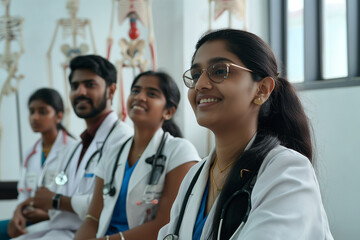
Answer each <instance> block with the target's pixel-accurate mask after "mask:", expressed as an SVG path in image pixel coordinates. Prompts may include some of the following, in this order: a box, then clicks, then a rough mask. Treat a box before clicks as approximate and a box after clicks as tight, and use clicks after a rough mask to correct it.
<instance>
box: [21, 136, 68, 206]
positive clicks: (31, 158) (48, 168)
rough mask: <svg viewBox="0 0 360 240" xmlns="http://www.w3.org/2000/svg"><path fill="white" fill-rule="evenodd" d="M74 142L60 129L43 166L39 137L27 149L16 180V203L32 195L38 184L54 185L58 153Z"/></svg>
mask: <svg viewBox="0 0 360 240" xmlns="http://www.w3.org/2000/svg"><path fill="white" fill-rule="evenodd" d="M74 143H75V140H74V139H73V138H71V137H69V136H68V135H67V134H66V132H65V131H63V130H60V131H59V133H58V135H57V137H56V139H55V142H54V144H53V146H52V147H51V150H50V152H49V154H48V156H47V158H46V161H45V163H44V166H41V159H42V152H43V151H42V140H41V139H40V140H38V141H37V142H36V143H35V145H34V146H33V147H32V148H30V149H29V150H28V151H27V153H26V154H25V157H24V164H23V166H22V169H21V175H20V179H19V182H18V193H19V195H18V204H20V203H22V202H23V201H25V200H26V199H28V198H29V197H33V196H34V193H35V191H36V189H37V187H39V186H46V187H48V188H52V187H54V186H52V183H53V182H54V179H55V176H56V174H57V167H58V165H59V162H58V161H57V160H58V157H59V154H60V153H61V152H62V151H65V148H69V147H71V146H73V145H74Z"/></svg>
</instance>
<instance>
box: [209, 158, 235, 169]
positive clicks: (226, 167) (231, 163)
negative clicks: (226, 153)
mask: <svg viewBox="0 0 360 240" xmlns="http://www.w3.org/2000/svg"><path fill="white" fill-rule="evenodd" d="M217 161H218V157H217V156H216V158H215V163H214V165H217V166H218V168H219V170H220V172H221V173H223V172H224V171H225V170H226V169H228V168H229V167H230V166H231V165H233V164H234V162H235V160H234V161H232V162H230V163H229V164H228V165H226V166H225V167H224V168H223V169H221V168H220V166H219V164H218V162H217Z"/></svg>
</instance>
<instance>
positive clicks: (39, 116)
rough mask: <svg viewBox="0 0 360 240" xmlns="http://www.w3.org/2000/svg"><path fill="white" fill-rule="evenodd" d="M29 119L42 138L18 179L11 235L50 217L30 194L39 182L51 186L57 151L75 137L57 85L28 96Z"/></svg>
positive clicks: (32, 149)
mask: <svg viewBox="0 0 360 240" xmlns="http://www.w3.org/2000/svg"><path fill="white" fill-rule="evenodd" d="M28 107H29V112H30V115H29V121H30V125H31V128H32V130H33V131H34V132H35V133H41V138H40V139H39V140H37V141H36V142H35V143H34V145H33V146H32V147H31V148H30V149H29V150H28V151H27V153H26V155H25V158H24V160H25V161H24V165H23V166H22V169H21V175H20V179H19V182H18V192H19V195H18V206H17V208H16V210H15V212H14V216H13V218H12V219H11V221H10V223H9V226H8V229H9V234H10V236H12V237H15V236H18V235H19V234H23V233H24V232H25V227H26V224H28V223H36V222H40V221H43V220H46V219H48V218H49V217H48V213H47V212H46V211H44V210H42V209H39V208H34V207H33V206H31V197H33V196H34V193H35V191H36V189H37V187H39V186H46V187H48V188H51V183H52V182H53V179H54V178H55V175H56V173H57V172H56V168H57V166H58V164H59V163H58V155H59V153H60V152H61V151H64V149H65V148H67V147H70V146H72V145H73V144H74V142H75V140H74V139H73V138H72V136H71V135H70V134H69V133H68V132H67V131H66V129H65V128H64V127H63V126H62V124H61V120H62V118H63V112H64V107H63V102H62V99H61V96H60V94H59V93H58V92H57V91H55V90H54V89H50V88H41V89H38V90H37V91H35V92H34V93H33V94H32V95H31V96H30V98H29V101H28Z"/></svg>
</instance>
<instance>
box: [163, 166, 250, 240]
mask: <svg viewBox="0 0 360 240" xmlns="http://www.w3.org/2000/svg"><path fill="white" fill-rule="evenodd" d="M204 164H205V162H204V163H203V164H202V165H201V166H200V168H199V169H198V171H197V172H196V173H195V175H194V177H193V179H192V181H191V183H190V185H189V188H188V190H187V191H186V194H185V197H184V200H183V203H182V205H181V209H180V213H179V218H178V220H177V222H176V226H175V231H174V233H173V234H168V235H166V236H165V238H164V240H177V239H179V232H180V227H181V223H182V220H183V218H184V213H185V209H186V205H187V202H188V200H189V197H190V194H191V192H192V190H193V188H194V185H195V183H196V181H197V179H198V178H199V175H200V172H201V170H202V168H203V166H204ZM255 176H256V174H253V175H252V176H251V177H250V179H249V180H248V182H247V183H246V184H245V185H244V186H243V187H242V188H241V189H240V190H238V191H236V192H234V193H233V194H232V195H231V196H230V197H229V199H228V200H227V201H226V202H225V204H224V206H223V208H222V210H221V216H220V223H219V229H218V236H217V239H220V233H221V228H222V223H223V220H224V217H225V213H226V210H227V208H228V206H229V204H230V202H231V201H232V200H233V199H234V198H235V197H236V196H237V195H239V194H240V193H246V194H247V195H248V199H250V196H251V192H252V186H251V185H252V184H253V181H254V177H255ZM247 188H248V189H249V190H250V191H248V190H246V189H247ZM249 204H250V203H248V208H247V210H246V213H245V216H244V218H243V222H245V221H246V220H247V217H248V215H249V213H250V209H251V205H249Z"/></svg>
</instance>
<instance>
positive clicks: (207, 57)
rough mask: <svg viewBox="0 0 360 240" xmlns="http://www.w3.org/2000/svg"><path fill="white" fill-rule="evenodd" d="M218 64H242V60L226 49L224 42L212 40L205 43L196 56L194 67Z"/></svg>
mask: <svg viewBox="0 0 360 240" xmlns="http://www.w3.org/2000/svg"><path fill="white" fill-rule="evenodd" d="M216 62H231V63H235V64H240V63H242V62H241V60H240V59H239V58H238V57H237V56H236V55H235V54H234V53H232V52H230V51H229V50H228V48H227V47H226V42H225V41H224V40H212V41H208V42H206V43H204V44H203V45H201V47H200V48H199V49H198V51H197V52H196V54H195V57H194V61H193V63H192V68H193V67H206V66H208V65H211V64H214V63H216Z"/></svg>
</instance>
